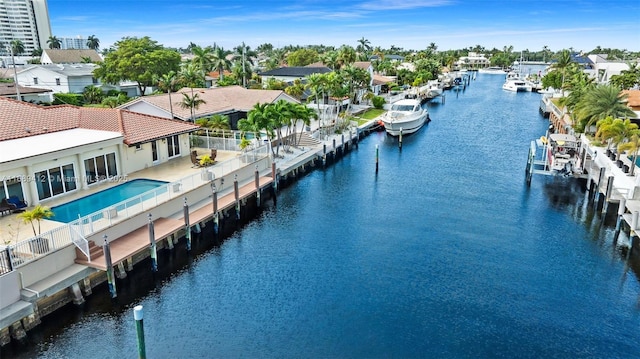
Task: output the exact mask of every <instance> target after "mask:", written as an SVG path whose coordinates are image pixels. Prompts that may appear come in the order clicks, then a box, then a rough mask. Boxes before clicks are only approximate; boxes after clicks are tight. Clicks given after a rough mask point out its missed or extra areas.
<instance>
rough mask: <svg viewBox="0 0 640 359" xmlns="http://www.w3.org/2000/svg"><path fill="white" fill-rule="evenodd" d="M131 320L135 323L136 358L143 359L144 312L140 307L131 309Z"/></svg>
mask: <svg viewBox="0 0 640 359" xmlns="http://www.w3.org/2000/svg"><path fill="white" fill-rule="evenodd" d="M133 319H135V321H136V337H137V342H138V358H140V359H145V358H146V357H147V349H146V348H145V344H144V312H143V310H142V306H141V305H136V306H135V307H134V308H133Z"/></svg>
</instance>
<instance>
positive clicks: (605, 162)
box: [525, 136, 640, 253]
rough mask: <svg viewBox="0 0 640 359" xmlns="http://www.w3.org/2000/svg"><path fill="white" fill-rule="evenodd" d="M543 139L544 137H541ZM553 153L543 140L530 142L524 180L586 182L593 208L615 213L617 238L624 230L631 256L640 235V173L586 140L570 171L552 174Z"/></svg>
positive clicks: (623, 156)
mask: <svg viewBox="0 0 640 359" xmlns="http://www.w3.org/2000/svg"><path fill="white" fill-rule="evenodd" d="M543 137H544V136H543ZM552 152H553V151H552V150H551V148H550V147H549V146H547V144H546V143H545V139H544V138H542V139H537V140H534V141H532V143H531V148H530V150H529V155H528V159H527V167H526V168H527V169H526V171H525V173H526V174H525V179H526V181H527V183H528V184H530V183H531V180H532V177H533V175H546V176H563V177H566V178H575V179H581V180H584V181H585V186H586V189H587V191H588V192H589V199H590V200H592V201H593V204H594V208H597V209H598V210H599V211H601V213H602V214H604V215H606V214H608V213H612V212H613V211H616V213H617V217H618V219H617V223H616V238H617V237H618V234H619V232H620V231H621V230H622V229H623V227H625V228H626V230H627V231H628V238H629V242H628V243H626V244H625V246H626V247H627V248H628V252H629V253H630V252H631V251H632V250H633V247H634V246H638V244H639V243H638V241H637V240H636V241H634V238H636V237H638V236H639V234H640V173H638V172H640V171H638V170H637V169H638V168H637V166H635V165H634V164H633V163H632V161H631V160H630V159H629V158H628V157H627V155H626V154H621V155H618V154H616V153H614V152H612V151H610V150H608V149H607V148H605V147H601V146H595V145H593V144H592V143H591V141H589V139H588V138H586V137H585V136H581V137H580V144H579V152H577V153H576V155H575V157H573V159H574V160H575V161H574V162H573V164H574V165H575V167H573V168H571V169H570V171H563V170H562V168H561V169H560V170H557V169H556V170H554V169H552V168H551V162H550V160H549V159H548V158H550V157H551V156H552Z"/></svg>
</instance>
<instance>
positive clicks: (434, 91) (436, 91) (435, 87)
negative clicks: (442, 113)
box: [427, 81, 442, 98]
mask: <svg viewBox="0 0 640 359" xmlns="http://www.w3.org/2000/svg"><path fill="white" fill-rule="evenodd" d="M428 86H429V87H428V89H427V98H434V97H437V96H440V95H442V85H441V84H440V83H439V82H438V81H435V82H430V83H429V85H428Z"/></svg>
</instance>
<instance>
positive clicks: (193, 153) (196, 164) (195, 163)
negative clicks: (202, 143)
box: [191, 151, 200, 167]
mask: <svg viewBox="0 0 640 359" xmlns="http://www.w3.org/2000/svg"><path fill="white" fill-rule="evenodd" d="M191 163H192V164H193V166H192V167H200V161H199V160H198V151H191Z"/></svg>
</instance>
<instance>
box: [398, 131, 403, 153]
mask: <svg viewBox="0 0 640 359" xmlns="http://www.w3.org/2000/svg"><path fill="white" fill-rule="evenodd" d="M398 148H400V149H402V127H400V136H398Z"/></svg>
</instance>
